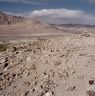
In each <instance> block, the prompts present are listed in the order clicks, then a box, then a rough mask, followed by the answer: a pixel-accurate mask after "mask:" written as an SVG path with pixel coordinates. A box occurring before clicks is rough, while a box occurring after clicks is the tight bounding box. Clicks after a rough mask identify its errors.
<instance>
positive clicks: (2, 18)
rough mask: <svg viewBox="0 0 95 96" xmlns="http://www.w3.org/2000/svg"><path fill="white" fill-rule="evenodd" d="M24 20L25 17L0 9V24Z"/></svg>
mask: <svg viewBox="0 0 95 96" xmlns="http://www.w3.org/2000/svg"><path fill="white" fill-rule="evenodd" d="M24 20H25V17H21V16H12V15H9V14H5V13H4V12H2V11H0V25H2V24H3V25H5V24H6V25H9V24H15V23H20V22H24Z"/></svg>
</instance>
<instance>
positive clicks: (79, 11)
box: [0, 0, 95, 25]
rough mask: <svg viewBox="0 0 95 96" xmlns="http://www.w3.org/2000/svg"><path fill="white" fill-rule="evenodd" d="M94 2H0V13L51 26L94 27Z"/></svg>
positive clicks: (73, 0)
mask: <svg viewBox="0 0 95 96" xmlns="http://www.w3.org/2000/svg"><path fill="white" fill-rule="evenodd" d="M94 10H95V0H0V11H4V12H6V13H9V14H13V15H20V16H28V17H37V18H39V19H41V20H43V21H45V22H47V23H52V24H70V23H71V24H90V25H95V11H94Z"/></svg>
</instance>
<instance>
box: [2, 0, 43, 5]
mask: <svg viewBox="0 0 95 96" xmlns="http://www.w3.org/2000/svg"><path fill="white" fill-rule="evenodd" d="M0 1H2V2H11V3H23V4H33V5H42V4H43V3H42V2H38V1H39V0H0Z"/></svg>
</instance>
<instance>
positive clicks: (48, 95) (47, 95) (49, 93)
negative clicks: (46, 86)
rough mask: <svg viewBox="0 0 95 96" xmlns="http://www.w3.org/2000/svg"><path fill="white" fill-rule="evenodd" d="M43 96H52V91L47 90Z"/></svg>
mask: <svg viewBox="0 0 95 96" xmlns="http://www.w3.org/2000/svg"><path fill="white" fill-rule="evenodd" d="M45 96H53V94H52V92H51V91H50V92H47V93H46V94H45Z"/></svg>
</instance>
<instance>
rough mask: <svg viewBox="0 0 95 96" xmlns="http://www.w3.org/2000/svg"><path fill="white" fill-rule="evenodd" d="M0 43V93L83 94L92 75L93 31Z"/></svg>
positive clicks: (24, 95)
mask: <svg viewBox="0 0 95 96" xmlns="http://www.w3.org/2000/svg"><path fill="white" fill-rule="evenodd" d="M5 45H6V46H5ZM0 46H1V47H0V48H1V49H0V50H1V51H0V96H86V94H85V93H86V91H87V88H88V81H89V80H90V79H95V36H94V35H89V34H81V35H74V36H60V37H52V38H49V37H48V38H33V39H31V40H29V41H20V42H15V43H13V44H11V43H8V44H3V46H2V44H1V45H0Z"/></svg>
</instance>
